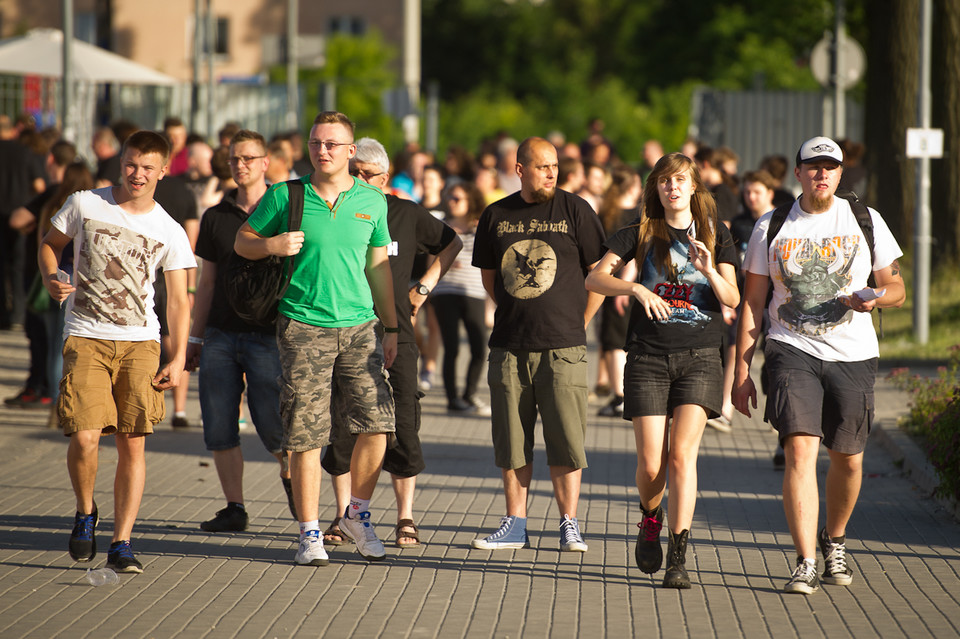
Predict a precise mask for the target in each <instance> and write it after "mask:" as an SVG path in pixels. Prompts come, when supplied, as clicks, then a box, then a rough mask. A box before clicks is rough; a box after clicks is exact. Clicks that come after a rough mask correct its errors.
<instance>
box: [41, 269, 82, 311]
mask: <svg viewBox="0 0 960 639" xmlns="http://www.w3.org/2000/svg"><path fill="white" fill-rule="evenodd" d="M59 275H60V272H59V271H58V272H57V273H52V274H50V275H48V276H46V277H44V278H43V286H44V287H45V288H46V289H47V292H48V293H50V297H51V298H52V299H53V301H54V302H57V303H58V304H62V303H63V301H64V300H65V299H67V298H68V297H70V294H71V293H73V292H74V291H75V290H77V288H76V287H75V286H72V285H71V284H70V281H69V280H68V281H66V282H62V281H60V277H59Z"/></svg>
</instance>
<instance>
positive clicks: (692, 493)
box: [667, 404, 707, 533]
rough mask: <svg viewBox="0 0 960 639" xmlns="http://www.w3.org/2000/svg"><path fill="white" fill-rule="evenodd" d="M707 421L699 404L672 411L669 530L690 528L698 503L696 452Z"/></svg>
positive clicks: (676, 531)
mask: <svg viewBox="0 0 960 639" xmlns="http://www.w3.org/2000/svg"><path fill="white" fill-rule="evenodd" d="M706 423H707V412H706V410H704V408H703V407H702V406H699V405H697V404H683V405H680V406H677V407H676V408H675V409H674V411H673V424H672V426H671V428H670V451H669V455H668V456H667V457H668V459H669V470H670V495H669V497H668V508H667V512H668V514H669V520H670V530H671V532H674V533H679V532H681V531H683V530H689V528H690V524H691V523H692V522H693V511H694V507H695V506H696V502H697V455H698V454H699V452H700V438H701V437H702V436H703V429H704V426H705V425H706Z"/></svg>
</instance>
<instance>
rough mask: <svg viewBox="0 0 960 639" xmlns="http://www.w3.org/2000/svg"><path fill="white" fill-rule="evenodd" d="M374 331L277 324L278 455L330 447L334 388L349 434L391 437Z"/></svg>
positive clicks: (388, 398) (284, 320) (389, 405)
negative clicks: (280, 426)
mask: <svg viewBox="0 0 960 639" xmlns="http://www.w3.org/2000/svg"><path fill="white" fill-rule="evenodd" d="M375 325H376V322H375V321H373V322H367V323H366V324H361V325H360V326H351V327H347V328H322V327H319V326H311V325H310V324H304V323H302V322H298V321H296V320H292V319H290V318H288V317H285V316H283V315H281V316H280V317H279V318H277V344H278V346H279V348H280V366H281V369H282V374H281V380H280V381H281V391H280V415H281V417H282V418H283V448H284V450H289V451H293V452H297V453H302V452H306V451H308V450H314V449H316V448H320V447H322V446H326V445H327V444H329V443H330V426H331V421H330V397H331V391H332V388H333V386H334V384H335V385H336V388H337V395H338V398H339V399H338V401H342V402H343V405H342V411H343V413H342V414H345V415H346V416H347V418H348V419H347V422H348V423H349V425H350V432H351V433H392V432H393V430H394V409H393V394H392V392H391V389H390V384H389V383H388V382H387V376H386V371H385V370H384V366H383V364H384V362H383V346H382V345H381V343H380V340H379V339H377V336H376V333H374V330H373V327H374V326H375Z"/></svg>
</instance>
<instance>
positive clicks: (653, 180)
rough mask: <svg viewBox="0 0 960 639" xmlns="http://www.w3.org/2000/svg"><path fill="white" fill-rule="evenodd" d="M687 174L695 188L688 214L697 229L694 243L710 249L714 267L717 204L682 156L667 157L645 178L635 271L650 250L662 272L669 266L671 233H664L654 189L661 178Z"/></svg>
mask: <svg viewBox="0 0 960 639" xmlns="http://www.w3.org/2000/svg"><path fill="white" fill-rule="evenodd" d="M685 171H689V173H690V179H692V180H693V184H694V187H695V190H694V193H693V195H692V196H691V198H690V213H691V214H692V215H693V221H694V222H695V223H696V227H697V239H698V240H700V241H701V242H703V243H704V244H705V245H706V246H707V248H709V249H710V254H711V255H712V256H713V257H712V259H713V260H714V263H716V258H717V256H716V255H714V248H713V247H714V245H715V243H716V228H717V203H716V200H714V198H713V194H712V193H710V191H709V190H708V189H707V187H706V185H704V183H703V180H702V179H700V170H699V169H697V165H696V163H695V162H694V161H693V160H691V159H690V158H688V157H687V156H685V155H683V154H682V153H670V154H668V155H665V156H663V157H662V158H660V159H659V160H658V161H657V164H656V166H654V167H653V170H652V171H651V172H650V175H648V176H647V183H646V184H645V185H644V188H643V198H642V200H641V205H642V216H643V219H642V220H641V222H640V225H639V228H638V230H637V233H638V238H639V240H638V242H637V258H636V259H637V268H639V269H642V268H643V260H644V259H645V258H646V256H647V253H649V252H650V250H651V249H652V250H653V258H654V261H655V262H657V263H659V264H660V265H661V266H662V267H663V269H664V270H666V269H668V268H669V266H670V244H671V243H672V240H671V239H670V232H669V231H668V230H667V221H666V219H665V217H666V213H665V211H664V208H663V203H662V202H661V201H660V190H659V189H658V188H657V184H658V183H659V181H660V179H661V178H666V177H670V176H671V175H676V174H678V173H683V172H685Z"/></svg>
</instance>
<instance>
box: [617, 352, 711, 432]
mask: <svg viewBox="0 0 960 639" xmlns="http://www.w3.org/2000/svg"><path fill="white" fill-rule="evenodd" d="M684 404H696V405H698V406H703V408H704V409H705V410H706V411H707V417H708V418H710V417H716V416H717V415H719V414H720V407H721V405H722V404H723V371H722V369H721V366H720V348H719V347H717V348H694V349H690V350H685V351H680V352H678V353H670V354H668V355H652V354H650V353H645V352H643V351H641V350H640V349H639V348H637V347H634V348H631V349H630V351H629V352H628V353H627V363H626V366H624V369H623V418H624V419H632V418H634V417H648V416H652V415H672V414H673V411H674V409H675V408H676V407H677V406H682V405H684Z"/></svg>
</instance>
